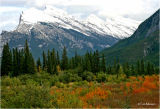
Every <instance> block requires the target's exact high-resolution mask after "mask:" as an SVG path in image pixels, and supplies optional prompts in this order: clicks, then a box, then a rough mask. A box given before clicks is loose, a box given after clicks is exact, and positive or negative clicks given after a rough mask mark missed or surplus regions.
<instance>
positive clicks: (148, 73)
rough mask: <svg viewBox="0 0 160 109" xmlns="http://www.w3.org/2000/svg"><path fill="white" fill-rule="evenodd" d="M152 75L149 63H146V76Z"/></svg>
mask: <svg viewBox="0 0 160 109" xmlns="http://www.w3.org/2000/svg"><path fill="white" fill-rule="evenodd" d="M151 73H152V71H151V64H150V62H148V63H147V71H146V74H147V75H150V74H151Z"/></svg>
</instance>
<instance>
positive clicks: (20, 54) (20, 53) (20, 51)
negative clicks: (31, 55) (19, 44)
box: [18, 49, 24, 73]
mask: <svg viewBox="0 0 160 109" xmlns="http://www.w3.org/2000/svg"><path fill="white" fill-rule="evenodd" d="M18 54H19V65H18V66H19V72H20V73H24V70H23V65H24V50H23V49H22V50H19V53H18Z"/></svg>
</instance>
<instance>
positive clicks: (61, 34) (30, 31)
mask: <svg viewBox="0 0 160 109" xmlns="http://www.w3.org/2000/svg"><path fill="white" fill-rule="evenodd" d="M138 24H139V22H137V21H134V20H131V19H127V18H122V17H116V18H112V17H108V18H106V20H102V19H101V18H99V17H97V16H96V15H94V14H91V15H89V16H88V17H87V18H86V19H85V20H77V19H76V18H75V17H73V16H71V15H69V14H67V12H65V11H63V10H61V9H57V8H55V7H51V6H46V7H45V8H44V9H43V10H38V9H35V8H30V9H28V10H26V11H24V12H22V14H21V15H20V19H19V25H18V26H17V28H16V29H15V30H13V31H10V32H7V31H2V33H1V42H3V43H1V48H2V46H3V44H4V43H6V42H8V43H9V45H10V46H11V47H13V48H14V47H18V48H19V49H21V48H23V45H24V42H25V40H26V39H27V40H28V42H29V47H30V49H31V52H32V53H33V56H34V57H35V58H37V57H39V56H40V55H41V53H42V51H43V50H44V51H45V52H47V50H48V49H52V48H54V49H55V50H58V51H59V52H60V54H61V52H62V49H63V47H64V46H65V47H66V48H67V51H68V55H69V56H70V57H71V56H73V55H74V53H75V51H77V53H78V54H84V53H85V52H86V51H93V50H102V49H104V48H107V47H110V46H112V45H113V44H115V43H116V42H117V41H118V40H120V39H123V38H126V37H129V36H131V35H132V34H133V32H134V31H135V30H136V28H137V27H138ZM0 52H1V51H0Z"/></svg>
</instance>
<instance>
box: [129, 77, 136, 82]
mask: <svg viewBox="0 0 160 109" xmlns="http://www.w3.org/2000/svg"><path fill="white" fill-rule="evenodd" d="M129 79H130V80H132V81H136V80H137V78H136V77H134V76H130V77H129Z"/></svg>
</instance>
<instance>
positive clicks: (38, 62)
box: [37, 58, 42, 72]
mask: <svg viewBox="0 0 160 109" xmlns="http://www.w3.org/2000/svg"><path fill="white" fill-rule="evenodd" d="M41 67H42V64H41V60H40V58H38V60H37V70H38V72H40V70H41Z"/></svg>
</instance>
